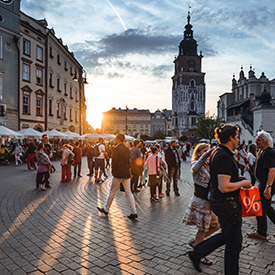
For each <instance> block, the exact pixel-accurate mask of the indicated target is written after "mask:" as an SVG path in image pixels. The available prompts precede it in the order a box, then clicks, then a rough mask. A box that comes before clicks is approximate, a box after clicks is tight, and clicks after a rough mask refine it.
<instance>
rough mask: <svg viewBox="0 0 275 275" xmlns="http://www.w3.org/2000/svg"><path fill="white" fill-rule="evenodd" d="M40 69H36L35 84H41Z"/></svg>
mask: <svg viewBox="0 0 275 275" xmlns="http://www.w3.org/2000/svg"><path fill="white" fill-rule="evenodd" d="M42 79H43V78H42V70H40V69H36V84H38V85H42V84H43V83H42Z"/></svg>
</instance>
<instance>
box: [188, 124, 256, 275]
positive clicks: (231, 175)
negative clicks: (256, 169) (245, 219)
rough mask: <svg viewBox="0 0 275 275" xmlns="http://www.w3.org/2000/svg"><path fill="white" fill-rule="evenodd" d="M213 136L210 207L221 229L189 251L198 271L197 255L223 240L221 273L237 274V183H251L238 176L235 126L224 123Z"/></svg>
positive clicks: (239, 237) (239, 239) (239, 234)
mask: <svg viewBox="0 0 275 275" xmlns="http://www.w3.org/2000/svg"><path fill="white" fill-rule="evenodd" d="M215 138H216V139H218V141H219V146H218V148H216V149H215V150H214V151H213V152H212V156H211V158H210V176H211V183H212V187H211V199H210V203H211V207H212V209H213V211H214V213H215V214H216V215H217V216H218V218H219V223H220V226H221V229H222V232H221V233H219V234H216V235H214V236H212V237H210V238H208V239H206V240H205V241H203V242H201V243H199V244H198V245H196V246H195V248H194V251H191V252H189V258H190V259H191V261H192V263H193V265H194V267H195V269H196V270H197V271H198V272H201V271H202V270H201V268H200V259H201V258H202V257H205V256H207V255H208V254H210V253H211V252H213V251H214V250H215V249H217V248H218V247H220V246H222V245H224V244H225V254H224V272H225V275H237V274H239V255H240V251H241V247H242V231H241V228H242V213H241V207H240V204H239V200H238V197H239V190H240V188H241V187H245V188H249V187H251V183H250V181H248V180H246V179H245V178H244V177H239V169H238V166H237V163H236V161H235V160H234V157H233V156H234V155H233V153H232V151H233V150H234V149H236V148H237V146H238V142H239V129H238V128H237V127H236V126H233V125H230V124H225V125H224V126H222V127H219V128H216V129H215Z"/></svg>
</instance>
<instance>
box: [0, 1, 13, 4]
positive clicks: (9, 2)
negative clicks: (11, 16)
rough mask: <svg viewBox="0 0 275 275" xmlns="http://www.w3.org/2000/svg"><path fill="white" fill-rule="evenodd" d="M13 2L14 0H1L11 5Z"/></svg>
mask: <svg viewBox="0 0 275 275" xmlns="http://www.w3.org/2000/svg"><path fill="white" fill-rule="evenodd" d="M12 2H13V0H0V3H3V4H6V5H10V4H11V3H12Z"/></svg>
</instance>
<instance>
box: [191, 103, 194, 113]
mask: <svg viewBox="0 0 275 275" xmlns="http://www.w3.org/2000/svg"><path fill="white" fill-rule="evenodd" d="M194 110H195V104H194V101H191V111H194Z"/></svg>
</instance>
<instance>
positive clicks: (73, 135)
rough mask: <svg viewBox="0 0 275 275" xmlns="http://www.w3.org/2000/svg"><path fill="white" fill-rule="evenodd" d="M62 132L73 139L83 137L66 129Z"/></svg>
mask: <svg viewBox="0 0 275 275" xmlns="http://www.w3.org/2000/svg"><path fill="white" fill-rule="evenodd" d="M64 134H65V135H67V136H68V137H69V138H68V139H75V140H79V139H83V137H82V136H80V135H79V134H78V133H74V132H71V131H67V132H65V133H64Z"/></svg>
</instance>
